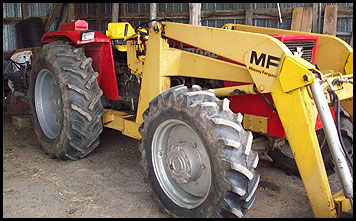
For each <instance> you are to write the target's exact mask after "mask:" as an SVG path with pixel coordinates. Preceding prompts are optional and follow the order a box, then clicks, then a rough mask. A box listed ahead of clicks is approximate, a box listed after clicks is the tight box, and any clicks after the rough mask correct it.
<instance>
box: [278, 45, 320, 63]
mask: <svg viewBox="0 0 356 221" xmlns="http://www.w3.org/2000/svg"><path fill="white" fill-rule="evenodd" d="M283 43H284V44H285V45H286V46H287V47H288V48H289V50H290V51H291V52H292V53H293V54H294V55H297V54H298V53H303V54H302V58H303V59H305V60H306V61H308V62H310V63H313V61H312V55H313V48H314V45H315V42H314V41H285V42H283ZM298 48H299V51H298ZM295 53H296V54H295Z"/></svg>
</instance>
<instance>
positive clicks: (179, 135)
mask: <svg viewBox="0 0 356 221" xmlns="http://www.w3.org/2000/svg"><path fill="white" fill-rule="evenodd" d="M143 119H144V123H143V124H142V125H141V126H140V134H141V136H142V139H141V141H140V144H139V147H140V150H141V152H142V165H143V168H144V169H145V181H147V182H148V183H150V185H151V187H152V190H151V195H152V197H153V198H154V199H155V200H156V201H157V202H158V203H159V204H160V208H161V209H162V210H163V212H165V213H167V214H169V215H170V216H173V217H243V216H245V214H246V213H247V211H248V209H249V208H250V207H251V206H252V204H253V202H254V200H255V198H256V192H255V191H256V188H257V186H258V183H259V179H260V175H259V174H258V172H257V171H255V170H254V169H255V168H256V166H257V164H258V154H257V153H256V152H254V151H252V150H251V144H252V133H251V132H250V131H245V130H244V129H243V128H242V126H241V122H242V115H241V114H234V113H233V112H232V111H231V110H230V109H229V100H228V99H224V100H220V99H218V98H217V97H216V96H215V93H214V91H201V88H200V87H199V86H197V85H194V86H193V87H192V89H188V88H187V87H185V86H182V85H179V86H175V87H172V88H170V89H168V90H167V91H165V92H164V93H162V94H160V95H159V96H157V97H156V98H154V99H153V100H152V101H151V102H150V104H149V108H148V109H147V110H146V111H145V112H144V114H143Z"/></svg>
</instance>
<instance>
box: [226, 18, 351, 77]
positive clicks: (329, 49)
mask: <svg viewBox="0 0 356 221" xmlns="http://www.w3.org/2000/svg"><path fill="white" fill-rule="evenodd" d="M222 28H223V29H229V30H236V31H242V32H249V33H259V34H299V35H309V36H310V35H313V36H318V38H319V42H318V47H317V55H316V64H317V65H318V67H319V69H320V70H334V71H339V72H341V73H343V74H345V64H346V62H347V61H352V58H350V53H353V49H352V47H351V46H350V45H348V44H347V43H346V42H345V41H343V40H341V39H340V38H337V37H335V36H331V35H324V34H316V33H309V32H300V31H291V30H285V29H276V28H265V27H257V26H249V25H240V24H225V25H223V26H222ZM350 70H353V69H352V68H350Z"/></svg>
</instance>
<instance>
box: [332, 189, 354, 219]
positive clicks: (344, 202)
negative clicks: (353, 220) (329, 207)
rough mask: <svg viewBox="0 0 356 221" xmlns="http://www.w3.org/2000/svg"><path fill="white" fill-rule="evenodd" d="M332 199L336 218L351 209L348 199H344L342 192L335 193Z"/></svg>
mask: <svg viewBox="0 0 356 221" xmlns="http://www.w3.org/2000/svg"><path fill="white" fill-rule="evenodd" d="M333 197H334V201H335V206H336V211H337V214H338V216H340V214H341V212H349V211H350V210H351V209H352V206H351V202H350V200H349V199H347V198H345V195H344V191H343V190H340V191H339V192H337V193H335V194H334V195H333Z"/></svg>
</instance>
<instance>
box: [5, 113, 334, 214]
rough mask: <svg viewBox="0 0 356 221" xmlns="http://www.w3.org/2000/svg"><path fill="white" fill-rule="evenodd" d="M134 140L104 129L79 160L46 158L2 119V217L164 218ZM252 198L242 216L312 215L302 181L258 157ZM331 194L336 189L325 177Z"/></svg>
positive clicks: (29, 134)
mask: <svg viewBox="0 0 356 221" xmlns="http://www.w3.org/2000/svg"><path fill="white" fill-rule="evenodd" d="M137 145H138V141H136V140H134V139H131V138H129V137H126V136H124V135H122V134H121V132H118V131H115V130H112V129H108V128H105V129H104V131H103V134H102V135H101V144H100V146H99V147H98V148H97V149H96V150H95V151H94V152H92V153H91V154H90V155H88V156H87V157H86V158H84V159H81V160H79V161H70V160H69V161H66V162H60V161H58V160H53V159H50V158H49V157H48V156H47V155H46V154H45V153H44V151H43V150H42V149H41V147H40V146H39V143H38V141H37V137H36V135H35V133H34V131H33V128H32V127H30V128H19V127H17V126H14V125H12V123H11V116H9V115H4V123H3V217H6V218H9V217H120V218H149V217H152V218H153V217H154V218H164V217H167V215H165V214H162V213H161V212H160V209H159V208H158V206H157V205H156V204H154V203H152V200H151V198H150V196H149V193H148V190H149V188H150V187H149V186H148V184H146V183H144V182H143V174H142V170H143V169H142V168H141V166H140V164H139V162H140V152H139V150H138V149H137ZM257 170H258V172H259V173H260V174H261V180H260V185H259V187H258V189H257V196H256V201H255V203H254V205H253V206H252V208H251V209H250V211H249V212H248V214H247V215H246V217H248V218H253V217H259V218H262V217H269V218H287V217H290V218H308V217H313V212H312V209H311V207H310V204H309V201H308V198H307V195H306V192H305V189H304V187H303V184H302V181H301V180H300V178H299V177H297V176H288V175H286V174H285V173H284V172H283V171H281V170H279V169H276V168H274V167H273V165H272V162H271V160H270V159H269V158H268V157H264V156H261V157H260V162H259V165H258V167H257ZM329 180H330V185H331V188H332V191H333V193H335V191H336V190H337V189H339V188H340V183H339V181H338V177H337V175H336V174H334V175H332V176H330V177H329Z"/></svg>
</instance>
